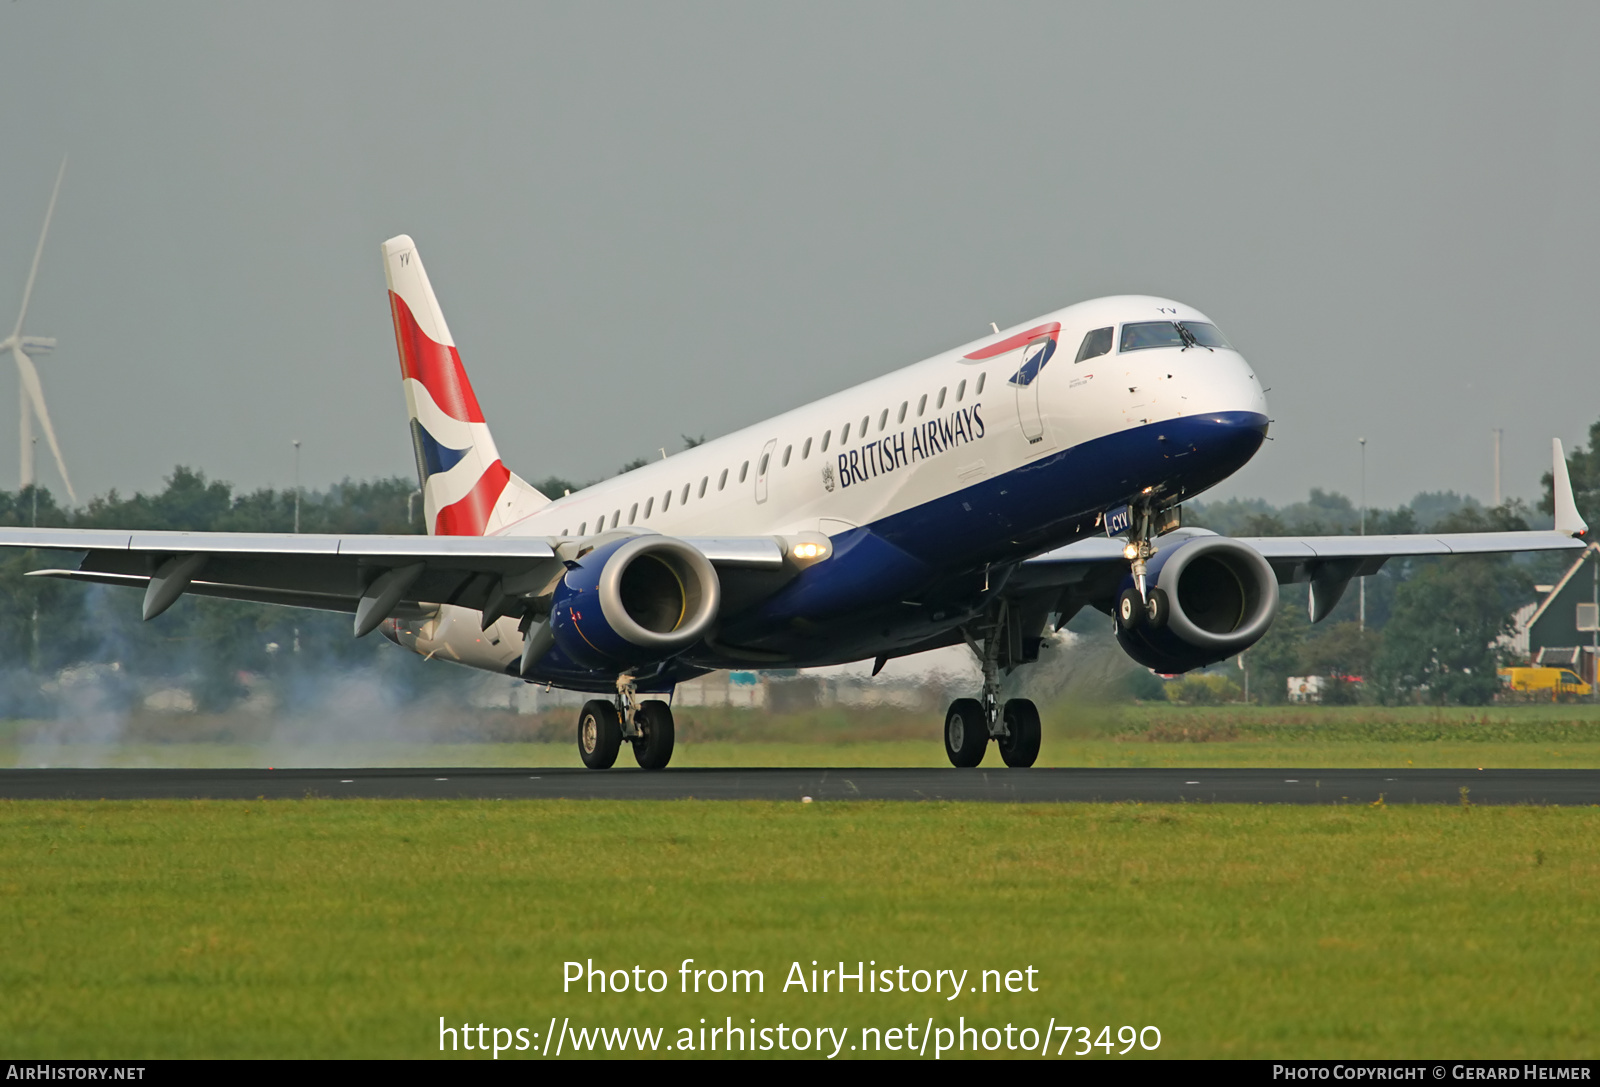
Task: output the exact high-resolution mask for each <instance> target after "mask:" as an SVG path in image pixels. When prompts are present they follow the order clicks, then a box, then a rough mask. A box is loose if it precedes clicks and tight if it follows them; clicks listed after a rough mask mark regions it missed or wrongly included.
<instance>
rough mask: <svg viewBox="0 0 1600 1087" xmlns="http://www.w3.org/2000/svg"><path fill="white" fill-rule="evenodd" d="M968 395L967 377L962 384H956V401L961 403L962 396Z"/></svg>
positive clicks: (962, 380)
mask: <svg viewBox="0 0 1600 1087" xmlns="http://www.w3.org/2000/svg"><path fill="white" fill-rule="evenodd" d="M966 395H967V379H966V378H962V379H961V384H959V385H957V386H956V403H957V404H959V403H961V398H962V397H963V396H966Z"/></svg>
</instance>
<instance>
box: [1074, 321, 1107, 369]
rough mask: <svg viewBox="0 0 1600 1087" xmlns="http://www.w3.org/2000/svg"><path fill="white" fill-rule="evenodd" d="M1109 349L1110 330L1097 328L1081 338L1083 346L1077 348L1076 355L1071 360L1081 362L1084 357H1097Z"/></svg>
mask: <svg viewBox="0 0 1600 1087" xmlns="http://www.w3.org/2000/svg"><path fill="white" fill-rule="evenodd" d="M1110 350H1111V330H1110V329H1109V328H1097V329H1095V330H1094V331H1093V332H1091V333H1089V334H1088V335H1087V336H1085V337H1084V338H1083V346H1082V347H1080V348H1078V357H1077V358H1075V359H1073V360H1072V361H1073V362H1082V361H1083V360H1085V359H1092V358H1098V357H1099V356H1101V355H1104V354H1105V353H1106V352H1107V351H1110Z"/></svg>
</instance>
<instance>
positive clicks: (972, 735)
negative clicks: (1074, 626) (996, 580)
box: [944, 608, 1040, 768]
mask: <svg viewBox="0 0 1600 1087" xmlns="http://www.w3.org/2000/svg"><path fill="white" fill-rule="evenodd" d="M1008 618H1009V617H1008V615H1007V612H1006V609H1004V608H1002V609H1001V612H1000V615H999V619H998V621H997V622H996V623H995V624H994V625H993V627H991V628H990V629H989V630H988V631H987V634H986V636H985V637H984V638H983V640H982V643H981V644H980V643H978V642H976V641H973V640H972V639H971V638H970V637H969V639H968V644H970V645H971V646H972V649H973V652H975V653H977V654H978V659H979V660H980V661H982V662H983V697H982V698H981V699H980V698H958V699H956V700H955V701H954V702H952V703H950V709H949V711H948V712H947V713H946V714H945V716H944V753H945V754H946V755H948V756H949V757H950V763H951V765H952V766H977V765H978V764H979V763H980V762H982V761H983V756H984V753H985V751H986V750H987V749H988V747H989V741H990V740H991V739H992V740H994V742H995V746H996V747H998V748H999V749H1000V757H1001V758H1002V759H1004V760H1005V763H1006V765H1007V766H1013V767H1018V768H1021V767H1027V766H1032V765H1033V764H1034V761H1035V760H1036V759H1038V757H1039V733H1040V729H1039V707H1037V706H1035V705H1034V704H1033V702H1032V700H1030V699H1027V698H1011V699H1007V700H1006V701H1005V702H1004V703H1003V704H1002V703H1001V701H1000V645H1001V640H1002V638H1003V637H1008V636H1009V635H1010V631H1011V630H1012V629H1013V628H1012V624H1011V623H1009V622H1008Z"/></svg>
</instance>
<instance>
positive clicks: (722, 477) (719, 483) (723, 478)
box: [717, 468, 728, 491]
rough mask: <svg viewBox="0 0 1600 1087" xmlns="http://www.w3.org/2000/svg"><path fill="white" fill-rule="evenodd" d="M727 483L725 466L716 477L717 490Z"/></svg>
mask: <svg viewBox="0 0 1600 1087" xmlns="http://www.w3.org/2000/svg"><path fill="white" fill-rule="evenodd" d="M727 485H728V470H727V469H726V468H724V469H723V470H722V474H721V475H720V476H718V477H717V490H719V491H720V490H722V488H724V487H726V486H727Z"/></svg>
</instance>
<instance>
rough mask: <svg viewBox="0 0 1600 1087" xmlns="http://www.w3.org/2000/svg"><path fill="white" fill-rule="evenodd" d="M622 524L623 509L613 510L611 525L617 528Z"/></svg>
mask: <svg viewBox="0 0 1600 1087" xmlns="http://www.w3.org/2000/svg"><path fill="white" fill-rule="evenodd" d="M620 524H622V511H621V510H614V511H612V514H611V527H612V528H616V527H617V526H618V525H620Z"/></svg>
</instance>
